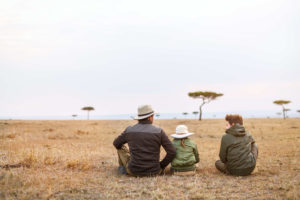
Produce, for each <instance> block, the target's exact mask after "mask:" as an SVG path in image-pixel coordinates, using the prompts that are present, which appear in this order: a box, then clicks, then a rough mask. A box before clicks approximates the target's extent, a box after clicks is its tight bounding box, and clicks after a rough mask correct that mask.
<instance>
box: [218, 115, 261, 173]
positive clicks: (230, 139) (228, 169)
mask: <svg viewBox="0 0 300 200" xmlns="http://www.w3.org/2000/svg"><path fill="white" fill-rule="evenodd" d="M225 120H226V121H227V124H226V134H225V135H223V137H222V140H221V147H220V153H219V157H220V160H217V161H216V163H215V165H216V168H217V169H218V170H219V171H221V172H223V173H227V174H231V175H236V176H247V175H249V174H251V173H252V171H253V170H254V168H255V166H256V160H257V157H258V148H257V145H256V144H255V141H254V139H253V137H252V136H251V135H250V134H249V133H248V132H247V131H246V130H245V128H244V126H243V118H242V116H240V115H226V117H225Z"/></svg>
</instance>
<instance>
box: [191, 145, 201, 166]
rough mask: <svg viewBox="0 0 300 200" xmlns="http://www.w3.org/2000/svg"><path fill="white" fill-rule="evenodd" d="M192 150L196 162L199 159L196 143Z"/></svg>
mask: <svg viewBox="0 0 300 200" xmlns="http://www.w3.org/2000/svg"><path fill="white" fill-rule="evenodd" d="M193 151H194V155H195V158H196V163H198V162H199V161H200V158H199V153H198V148H197V145H196V144H195V148H193Z"/></svg>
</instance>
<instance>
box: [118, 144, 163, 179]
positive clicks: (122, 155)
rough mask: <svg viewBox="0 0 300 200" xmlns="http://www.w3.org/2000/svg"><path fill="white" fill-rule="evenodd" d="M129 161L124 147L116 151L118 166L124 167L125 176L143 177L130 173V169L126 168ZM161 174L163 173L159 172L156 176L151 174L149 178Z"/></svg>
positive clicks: (128, 154) (127, 151)
mask: <svg viewBox="0 0 300 200" xmlns="http://www.w3.org/2000/svg"><path fill="white" fill-rule="evenodd" d="M129 160H130V153H129V150H128V148H127V147H126V146H125V145H123V146H122V148H121V149H118V161H119V165H120V166H124V167H125V169H126V172H127V174H128V175H130V176H136V177H138V176H144V175H136V174H133V173H132V172H131V171H130V169H129V167H128V165H129ZM162 172H163V171H162V170H160V171H159V173H158V174H152V175H151V176H156V175H159V174H161V173H162ZM145 176H147V175H145ZM149 176H150V175H149Z"/></svg>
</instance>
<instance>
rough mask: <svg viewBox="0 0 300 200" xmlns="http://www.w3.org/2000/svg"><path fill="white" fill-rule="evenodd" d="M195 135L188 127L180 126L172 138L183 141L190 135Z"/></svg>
mask: <svg viewBox="0 0 300 200" xmlns="http://www.w3.org/2000/svg"><path fill="white" fill-rule="evenodd" d="M193 134H194V133H189V131H188V128H187V126H186V125H178V126H177V127H176V133H175V134H172V135H171V137H173V138H177V139H181V138H186V137H188V136H190V135H193Z"/></svg>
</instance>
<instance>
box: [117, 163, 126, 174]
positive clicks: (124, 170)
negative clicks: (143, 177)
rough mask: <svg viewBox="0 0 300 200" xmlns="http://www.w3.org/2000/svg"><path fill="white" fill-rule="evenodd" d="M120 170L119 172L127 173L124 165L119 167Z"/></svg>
mask: <svg viewBox="0 0 300 200" xmlns="http://www.w3.org/2000/svg"><path fill="white" fill-rule="evenodd" d="M118 172H119V174H123V175H126V174H127V172H126V169H125V167H124V166H123V165H121V166H119V167H118Z"/></svg>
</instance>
